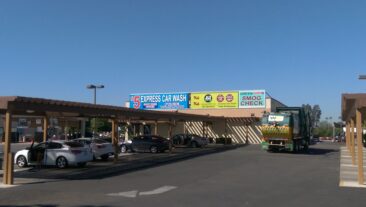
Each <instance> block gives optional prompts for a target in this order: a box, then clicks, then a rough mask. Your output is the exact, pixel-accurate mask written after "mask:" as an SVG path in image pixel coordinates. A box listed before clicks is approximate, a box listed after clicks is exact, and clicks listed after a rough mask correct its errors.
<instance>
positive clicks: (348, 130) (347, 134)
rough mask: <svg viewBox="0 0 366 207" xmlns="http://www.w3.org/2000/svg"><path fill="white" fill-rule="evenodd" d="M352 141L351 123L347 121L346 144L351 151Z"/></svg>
mask: <svg viewBox="0 0 366 207" xmlns="http://www.w3.org/2000/svg"><path fill="white" fill-rule="evenodd" d="M350 141H351V134H350V123H349V122H347V123H346V146H347V149H348V151H350V152H351V144H350Z"/></svg>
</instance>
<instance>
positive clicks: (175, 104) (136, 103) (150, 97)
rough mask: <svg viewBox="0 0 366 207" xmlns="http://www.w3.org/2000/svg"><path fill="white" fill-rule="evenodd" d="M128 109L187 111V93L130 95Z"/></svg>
mask: <svg viewBox="0 0 366 207" xmlns="http://www.w3.org/2000/svg"><path fill="white" fill-rule="evenodd" d="M130 108H135V109H160V110H161V109H167V110H176V109H188V108H189V93H161V94H160V93H159V94H131V95H130Z"/></svg>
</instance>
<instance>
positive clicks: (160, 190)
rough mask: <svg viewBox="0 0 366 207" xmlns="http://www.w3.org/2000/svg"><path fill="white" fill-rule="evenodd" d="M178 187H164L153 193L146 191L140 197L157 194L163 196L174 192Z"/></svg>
mask: <svg viewBox="0 0 366 207" xmlns="http://www.w3.org/2000/svg"><path fill="white" fill-rule="evenodd" d="M176 188H177V187H175V186H163V187H160V188H157V189H155V190H152V191H145V192H140V193H139V195H156V194H162V193H166V192H168V191H171V190H174V189H176Z"/></svg>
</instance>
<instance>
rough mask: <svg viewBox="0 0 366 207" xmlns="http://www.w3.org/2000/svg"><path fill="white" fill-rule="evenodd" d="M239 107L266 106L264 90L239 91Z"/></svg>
mask: <svg viewBox="0 0 366 207" xmlns="http://www.w3.org/2000/svg"><path fill="white" fill-rule="evenodd" d="M239 108H266V91H265V90H249V91H239Z"/></svg>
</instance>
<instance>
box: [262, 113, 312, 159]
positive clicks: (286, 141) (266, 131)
mask: <svg viewBox="0 0 366 207" xmlns="http://www.w3.org/2000/svg"><path fill="white" fill-rule="evenodd" d="M310 126H311V123H310V115H309V113H307V112H306V111H305V110H304V108H303V107H279V108H277V109H276V112H271V113H267V114H264V115H263V117H262V125H261V131H262V135H263V137H262V149H264V150H267V151H290V152H298V151H300V150H308V148H309V144H310V131H311V130H310Z"/></svg>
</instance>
